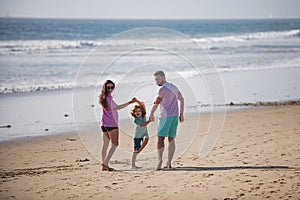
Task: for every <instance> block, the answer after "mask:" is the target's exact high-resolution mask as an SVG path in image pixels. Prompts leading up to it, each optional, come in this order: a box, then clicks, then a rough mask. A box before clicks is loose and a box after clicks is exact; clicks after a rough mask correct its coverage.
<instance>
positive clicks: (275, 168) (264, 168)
mask: <svg viewBox="0 0 300 200" xmlns="http://www.w3.org/2000/svg"><path fill="white" fill-rule="evenodd" d="M239 169H258V170H286V169H297V168H294V167H288V166H234V167H176V168H172V170H168V171H223V170H239ZM164 170H165V169H164Z"/></svg>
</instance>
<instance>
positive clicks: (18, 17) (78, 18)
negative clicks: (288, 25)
mask: <svg viewBox="0 0 300 200" xmlns="http://www.w3.org/2000/svg"><path fill="white" fill-rule="evenodd" d="M0 18H1V19H58V20H268V19H269V20H272V19H273V20H276V19H300V16H299V17H290V16H289V17H249V18H234V17H232V18H230V17H225V18H109V17H107V18H100V17H99V18H93V17H35V16H31V17H29V16H0Z"/></svg>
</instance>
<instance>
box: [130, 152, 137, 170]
mask: <svg viewBox="0 0 300 200" xmlns="http://www.w3.org/2000/svg"><path fill="white" fill-rule="evenodd" d="M137 154H138V153H136V152H133V153H132V159H131V168H136V166H135V161H136V156H137Z"/></svg>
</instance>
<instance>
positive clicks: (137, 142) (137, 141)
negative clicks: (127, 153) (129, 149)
mask: <svg viewBox="0 0 300 200" xmlns="http://www.w3.org/2000/svg"><path fill="white" fill-rule="evenodd" d="M133 142H134V147H133V148H134V150H135V151H136V150H139V149H140V148H141V144H142V142H143V138H134V139H133Z"/></svg>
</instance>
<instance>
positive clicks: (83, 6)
mask: <svg viewBox="0 0 300 200" xmlns="http://www.w3.org/2000/svg"><path fill="white" fill-rule="evenodd" d="M6 16H10V17H34V18H85V19H86V18H91V19H253V18H300V0H0V17H6Z"/></svg>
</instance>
